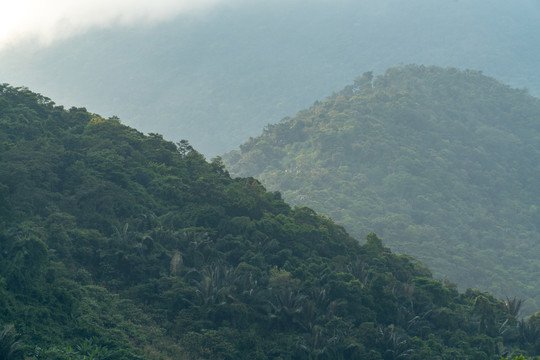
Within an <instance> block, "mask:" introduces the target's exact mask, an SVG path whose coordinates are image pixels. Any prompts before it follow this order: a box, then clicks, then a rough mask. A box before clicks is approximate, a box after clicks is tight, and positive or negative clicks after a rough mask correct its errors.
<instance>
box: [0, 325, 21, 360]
mask: <svg viewBox="0 0 540 360" xmlns="http://www.w3.org/2000/svg"><path fill="white" fill-rule="evenodd" d="M23 346H24V344H23V343H22V341H21V340H20V335H19V334H17V333H16V332H15V327H14V326H13V325H12V324H10V325H6V326H4V329H3V330H2V331H1V332H0V360H15V359H22V358H23V353H22V352H23V351H22V350H23Z"/></svg>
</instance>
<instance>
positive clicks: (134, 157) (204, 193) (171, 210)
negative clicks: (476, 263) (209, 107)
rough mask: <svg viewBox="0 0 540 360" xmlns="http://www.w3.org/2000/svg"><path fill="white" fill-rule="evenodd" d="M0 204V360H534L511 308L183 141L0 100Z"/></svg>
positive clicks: (82, 113) (526, 332) (534, 346)
mask: <svg viewBox="0 0 540 360" xmlns="http://www.w3.org/2000/svg"><path fill="white" fill-rule="evenodd" d="M0 200H1V201H0V206H1V207H0V211H1V223H0V325H1V326H2V327H0V329H3V331H0V358H2V359H22V358H23V355H24V356H25V358H26V359H139V358H140V359H142V358H144V359H359V358H363V359H399V358H404V357H407V358H408V359H426V358H452V359H465V358H475V359H492V358H497V359H498V358H500V357H501V356H502V355H505V356H506V355H517V354H521V353H523V354H530V355H533V354H538V353H540V346H539V345H538V344H539V343H540V335H539V334H540V314H539V315H535V316H533V317H531V318H529V319H528V320H526V321H525V320H518V319H517V318H516V316H517V315H518V313H519V309H520V301H518V300H516V299H515V298H514V299H512V300H508V301H506V302H502V301H500V300H497V299H495V298H494V297H493V296H492V295H490V294H488V293H482V292H480V291H477V290H468V291H467V292H465V293H459V292H458V291H457V289H456V286H455V285H453V284H451V283H448V282H446V283H442V282H439V281H436V280H433V279H432V278H431V275H430V272H429V271H428V270H427V269H426V268H424V267H423V266H422V265H420V264H419V263H418V262H417V261H415V260H413V259H412V258H410V257H408V256H404V255H395V254H392V253H391V252H390V251H389V250H388V249H387V248H385V247H384V246H383V244H382V242H381V240H380V239H379V238H378V237H377V236H376V235H375V234H369V235H368V236H367V242H366V244H365V245H360V244H359V243H358V242H357V241H356V240H355V239H353V238H352V237H350V236H349V235H348V234H347V233H346V232H345V230H344V229H343V228H342V227H341V226H338V225H336V224H334V223H333V222H332V221H331V220H330V219H328V218H325V217H322V216H319V215H317V214H316V213H315V212H314V211H312V210H310V209H309V208H303V207H301V208H291V207H289V205H287V204H286V203H285V202H283V201H282V200H281V199H280V194H279V193H271V192H267V191H266V190H265V189H264V188H263V187H262V186H261V185H260V184H259V183H258V182H257V181H256V180H254V179H253V178H235V179H233V178H231V177H230V176H229V175H228V173H227V172H226V171H225V170H224V167H223V165H222V163H221V160H220V159H219V158H217V159H214V160H213V161H211V162H206V161H205V160H204V158H203V156H202V155H200V154H199V153H198V152H197V151H195V150H193V148H192V147H191V146H190V145H189V143H188V142H187V141H182V142H180V143H179V144H176V145H175V144H173V143H171V142H167V141H165V140H164V139H163V138H162V137H161V136H159V135H156V134H151V135H148V136H145V135H143V134H142V133H140V132H138V131H136V130H134V129H132V128H129V127H127V126H124V125H122V124H121V123H120V122H119V121H118V119H103V118H101V117H99V116H98V115H95V114H91V113H89V112H87V111H86V110H85V109H81V108H71V109H69V110H65V109H63V108H62V107H57V106H55V105H54V103H52V102H51V101H50V100H49V99H47V98H45V97H43V96H41V95H38V94H35V93H32V92H30V91H29V90H27V89H17V88H12V87H10V86H7V85H2V86H0ZM17 333H19V334H21V335H22V336H19V335H17Z"/></svg>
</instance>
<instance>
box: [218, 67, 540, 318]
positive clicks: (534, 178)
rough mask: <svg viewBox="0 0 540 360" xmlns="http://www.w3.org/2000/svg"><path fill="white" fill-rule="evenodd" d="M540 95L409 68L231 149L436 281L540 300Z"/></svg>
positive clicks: (234, 156) (237, 164)
mask: <svg viewBox="0 0 540 360" xmlns="http://www.w3.org/2000/svg"><path fill="white" fill-rule="evenodd" d="M539 144H540V100H539V99H537V98H535V97H532V96H530V95H528V93H527V92H526V91H523V90H516V89H512V88H510V87H509V86H506V85H503V84H501V83H500V82H498V81H496V80H494V79H493V78H490V77H486V76H484V75H482V73H480V72H478V71H460V70H457V69H454V68H446V69H443V68H439V67H424V66H415V65H411V66H404V67H399V68H391V69H389V70H388V71H387V72H386V73H385V74H384V75H381V76H378V77H376V78H373V76H372V74H371V73H366V74H364V75H363V76H361V77H359V78H357V80H356V81H355V82H354V84H353V85H350V86H347V87H346V88H345V89H343V90H342V91H340V92H339V93H335V94H333V95H332V96H330V97H329V98H328V99H326V100H325V101H324V102H317V103H315V104H314V105H313V106H312V107H311V108H309V109H308V110H304V111H301V112H299V113H298V115H297V116H296V117H294V118H289V119H284V121H282V122H281V123H279V124H276V125H268V126H267V127H266V128H265V130H264V132H263V134H262V135H261V136H259V137H257V138H252V139H250V141H248V142H247V143H245V144H243V145H242V146H241V147H240V150H239V151H235V152H232V153H230V154H228V156H226V157H225V159H226V163H227V164H228V165H229V170H230V171H231V173H233V174H236V175H240V176H255V177H257V178H258V179H260V180H261V182H262V183H263V184H264V185H265V186H267V187H268V188H269V189H271V190H279V191H282V192H283V195H284V198H285V199H286V200H287V201H289V202H290V203H292V204H295V205H302V206H309V207H312V208H313V209H315V210H316V211H319V212H321V213H323V214H326V215H328V216H330V217H331V218H333V219H334V220H335V221H336V222H337V223H339V224H343V225H345V228H346V229H347V230H348V231H349V232H351V233H352V234H353V236H356V237H358V238H360V237H361V236H363V235H364V234H367V233H369V232H371V231H374V232H376V233H377V234H378V235H379V236H381V237H382V238H383V239H384V240H385V243H386V244H388V245H389V246H390V248H391V249H392V250H394V251H396V252H398V253H407V254H414V256H415V257H417V258H418V259H420V260H421V261H422V262H423V263H425V264H426V265H427V266H428V267H430V268H431V269H432V270H433V271H434V272H435V275H436V277H437V278H444V277H448V279H450V280H451V281H457V282H458V283H459V284H460V286H465V287H478V288H480V289H484V290H489V291H493V292H494V293H496V294H498V295H499V296H503V297H504V296H506V295H508V294H513V295H518V296H520V297H522V298H525V299H526V300H527V301H526V308H527V311H529V312H531V311H535V309H536V308H537V307H538V305H540V280H539V278H538V272H539V271H540V260H539V255H540V232H539V231H540V212H539V211H540V210H539V209H538V206H539V205H538V201H539V199H540V183H539V181H540V180H539V179H540V167H539V164H540V148H539Z"/></svg>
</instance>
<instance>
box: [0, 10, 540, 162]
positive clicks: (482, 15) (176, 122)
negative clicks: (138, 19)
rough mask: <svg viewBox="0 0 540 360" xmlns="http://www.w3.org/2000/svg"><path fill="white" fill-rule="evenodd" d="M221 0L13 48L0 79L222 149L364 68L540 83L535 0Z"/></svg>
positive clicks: (206, 150) (1, 56)
mask: <svg viewBox="0 0 540 360" xmlns="http://www.w3.org/2000/svg"><path fill="white" fill-rule="evenodd" d="M216 2H218V3H220V2H219V1H216ZM221 3H222V4H221V5H217V6H215V7H213V8H211V9H209V10H208V11H206V12H204V13H202V14H199V15H189V14H185V15H182V16H179V17H178V18H175V19H173V20H171V21H168V22H162V23H159V24H153V25H149V24H139V23H136V24H133V25H132V26H127V27H118V26H117V25H118V24H111V26H110V27H105V28H103V29H99V30H93V31H88V32H85V33H84V34H82V35H80V36H77V37H73V38H70V39H68V40H65V41H59V42H55V43H53V44H51V45H50V46H48V47H39V46H37V45H36V44H35V43H22V44H20V45H19V46H16V47H13V48H8V49H3V50H2V51H0V79H2V80H1V81H3V82H9V83H10V84H13V85H18V86H23V85H24V86H28V87H30V88H32V89H34V90H35V91H39V92H41V93H46V94H48V96H50V97H53V98H54V99H55V101H56V102H57V103H59V104H63V105H65V106H67V107H70V106H72V105H75V106H86V107H88V108H91V109H93V111H95V112H98V113H100V114H102V115H106V117H108V116H112V115H118V116H120V117H121V118H122V119H123V120H124V121H125V122H126V123H128V124H129V125H131V126H135V127H136V128H137V129H139V130H140V131H144V132H159V133H161V134H164V135H165V136H166V137H167V138H169V139H174V140H175V141H178V140H180V139H181V138H188V139H190V143H192V144H193V145H194V146H195V147H196V148H197V149H198V150H199V151H200V152H202V153H203V154H206V155H209V156H212V157H213V156H215V155H217V154H223V153H225V152H226V151H229V150H232V149H234V148H236V147H237V146H238V145H239V144H241V143H243V142H245V141H246V140H247V139H248V138H249V137H250V136H255V135H256V134H258V133H259V131H260V129H261V128H262V127H264V126H265V125H266V124H267V123H269V122H270V123H275V122H277V121H279V120H280V119H281V118H283V117H285V116H291V115H294V114H295V113H296V111H298V109H303V108H306V107H308V106H310V105H311V104H313V101H314V100H315V99H323V98H324V97H325V96H326V95H328V94H329V93H331V92H332V91H334V90H336V89H340V88H342V87H343V86H345V85H346V84H347V83H348V82H349V81H351V79H354V77H355V76H357V75H358V74H360V73H361V72H362V71H367V70H372V71H374V72H375V73H376V74H380V73H383V72H384V71H385V70H386V69H387V68H388V67H391V66H397V65H399V64H409V63H416V64H430V65H431V64H433V65H439V66H455V67H460V68H469V69H482V70H483V71H484V72H485V73H486V74H489V75H490V76H495V77H497V78H498V79H501V80H503V81H504V82H505V83H508V84H511V85H512V86H515V87H520V88H521V87H528V88H529V89H530V90H531V93H532V94H535V95H540V77H539V75H538V71H537V69H538V63H539V62H540V47H538V44H539V43H540V22H539V21H538V19H539V18H540V4H539V3H538V1H537V0H514V1H511V2H510V1H503V0H489V1H452V0H439V1H433V0H376V1H375V0H373V1H358V0H334V1H328V0H291V1H267V0H260V1H257V0H255V1H245V0H235V1H222V2H221Z"/></svg>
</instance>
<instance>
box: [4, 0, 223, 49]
mask: <svg viewBox="0 0 540 360" xmlns="http://www.w3.org/2000/svg"><path fill="white" fill-rule="evenodd" d="M224 2H225V0H1V1H0V51H1V50H2V49H5V48H6V47H8V46H10V45H14V44H16V43H19V42H21V41H30V42H35V41H37V44H39V45H49V44H51V43H52V42H54V41H55V40H61V39H66V38H68V37H71V36H75V35H78V34H81V33H84V32H85V31H88V30H91V29H93V28H108V27H113V26H119V25H120V26H135V25H140V24H151V23H155V22H158V21H163V20H169V19H171V18H173V17H174V16H176V15H178V14H182V13H197V12H199V11H201V10H204V9H207V8H210V7H212V6H214V5H216V4H218V3H224ZM228 2H229V3H230V2H231V1H230V0H229V1H228Z"/></svg>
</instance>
